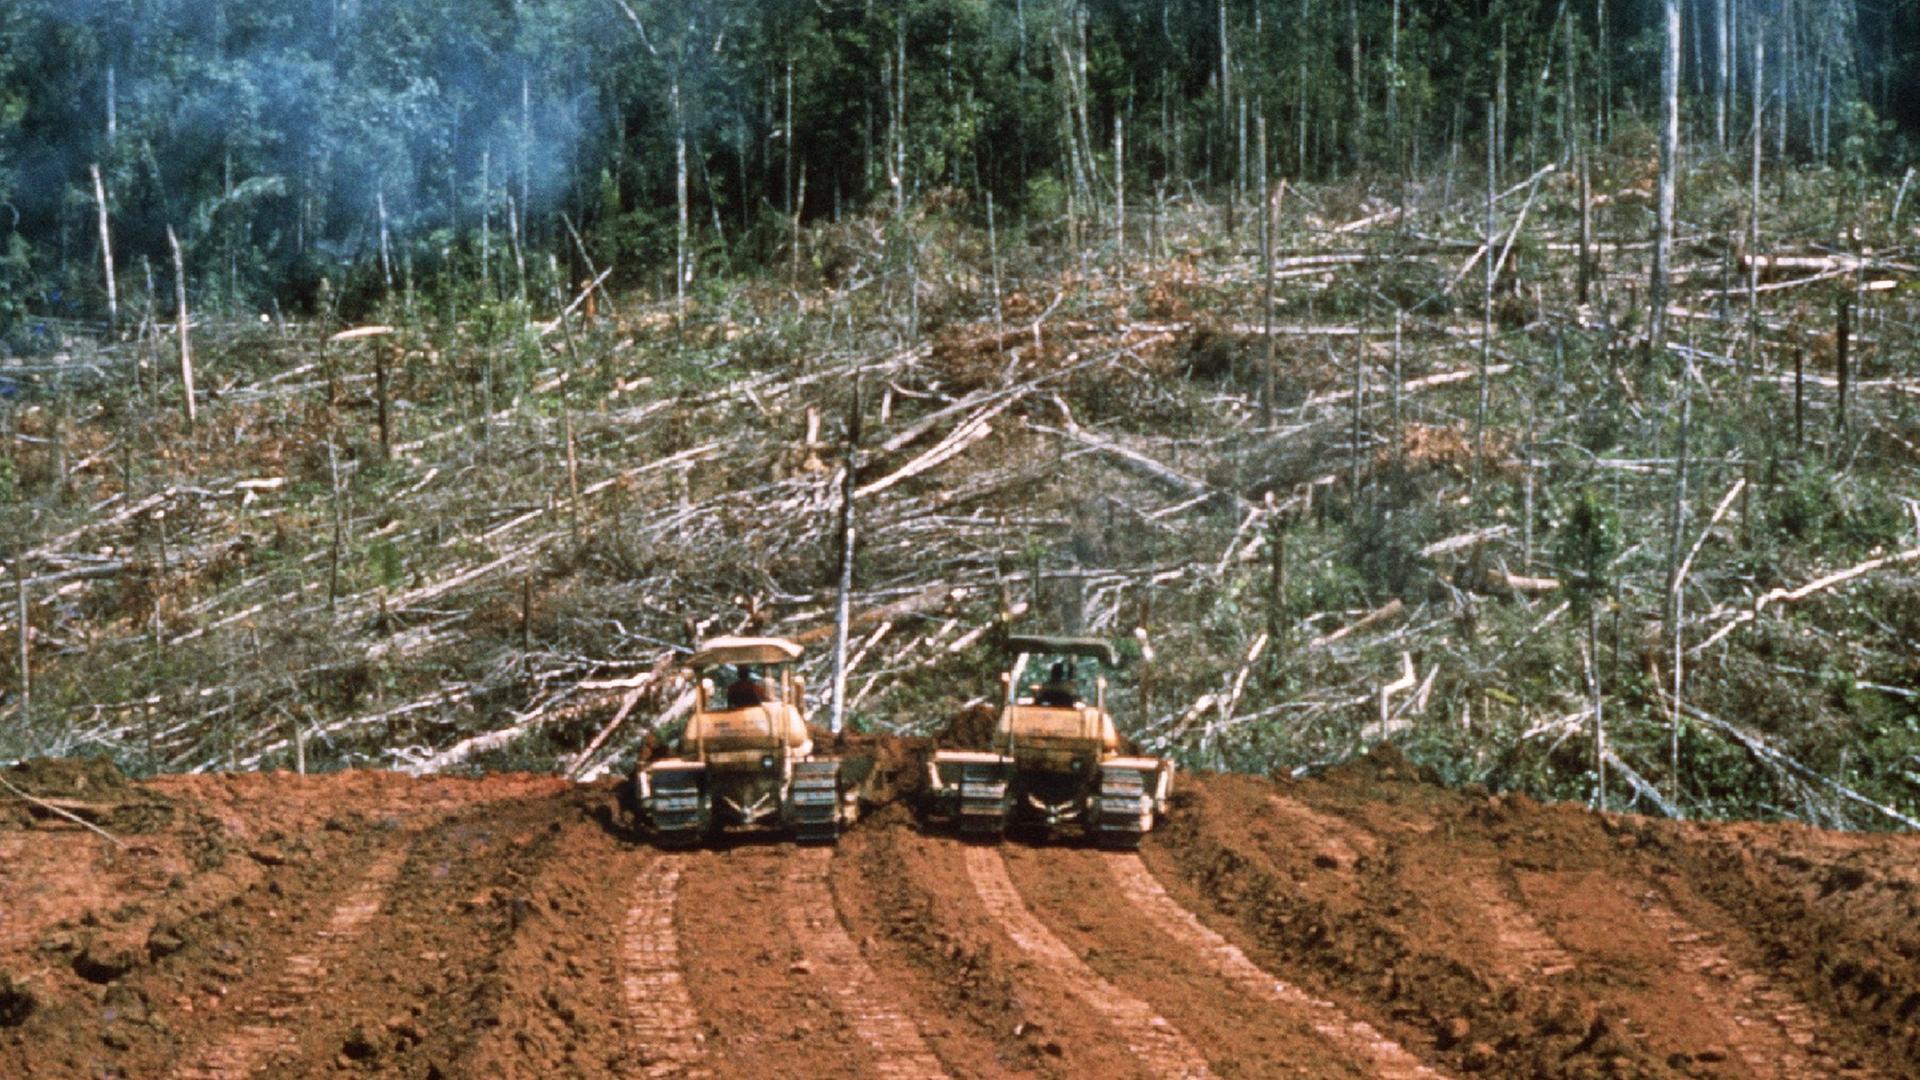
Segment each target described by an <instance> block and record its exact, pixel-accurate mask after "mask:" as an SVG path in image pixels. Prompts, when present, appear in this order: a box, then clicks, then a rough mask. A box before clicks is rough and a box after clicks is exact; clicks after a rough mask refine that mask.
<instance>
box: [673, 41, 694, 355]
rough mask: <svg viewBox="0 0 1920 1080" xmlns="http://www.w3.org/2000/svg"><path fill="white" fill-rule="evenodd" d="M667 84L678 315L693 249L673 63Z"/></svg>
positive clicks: (682, 313)
mask: <svg viewBox="0 0 1920 1080" xmlns="http://www.w3.org/2000/svg"><path fill="white" fill-rule="evenodd" d="M670 78H671V81H670V82H668V84H667V100H668V103H669V105H670V107H671V111H672V112H673V198H674V206H675V209H676V211H677V213H678V217H677V219H676V221H677V224H676V226H675V230H674V239H673V244H674V247H673V306H674V311H675V312H676V313H677V314H678V316H679V317H680V318H685V317H686V313H687V286H688V285H689V284H690V283H691V282H692V279H693V252H692V251H691V250H689V249H688V247H687V216H688V210H687V123H686V118H685V116H684V115H682V113H681V109H680V71H679V68H678V67H677V66H676V67H675V68H674V70H673V74H672V76H671V77H670Z"/></svg>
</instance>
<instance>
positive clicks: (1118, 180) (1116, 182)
mask: <svg viewBox="0 0 1920 1080" xmlns="http://www.w3.org/2000/svg"><path fill="white" fill-rule="evenodd" d="M1126 162H1127V141H1126V133H1125V131H1124V130H1122V128H1121V123H1120V115H1119V114H1118V113H1115V114H1114V117H1113V261H1114V265H1115V266H1117V267H1118V268H1119V271H1120V284H1121V285H1123V286H1124V285H1125V284H1126V283H1127V168H1126Z"/></svg>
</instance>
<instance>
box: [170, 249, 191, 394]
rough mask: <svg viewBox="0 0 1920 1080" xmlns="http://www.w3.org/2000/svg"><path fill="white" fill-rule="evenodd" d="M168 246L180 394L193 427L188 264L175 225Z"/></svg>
mask: <svg viewBox="0 0 1920 1080" xmlns="http://www.w3.org/2000/svg"><path fill="white" fill-rule="evenodd" d="M167 246H168V247H170V248H172V249H173V299H174V304H175V306H176V308H177V309H178V312H179V314H178V322H179V330H180V394H181V399H182V401H183V402H184V403H185V405H186V411H187V426H188V427H192V426H193V424H194V420H195V412H194V403H193V343H192V341H191V338H190V334H189V329H188V326H189V320H188V318H187V265H186V260H185V259H184V258H182V257H181V255H180V238H179V237H177V236H175V235H174V234H173V226H171V225H169V226H167Z"/></svg>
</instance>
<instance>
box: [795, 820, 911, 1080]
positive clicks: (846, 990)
mask: <svg viewBox="0 0 1920 1080" xmlns="http://www.w3.org/2000/svg"><path fill="white" fill-rule="evenodd" d="M832 861H833V849H831V848H802V849H800V850H798V851H796V852H794V853H793V855H792V856H791V857H790V861H789V863H788V867H787V880H786V887H787V901H788V902H787V905H786V909H787V925H788V927H789V928H790V929H791V930H792V932H793V936H794V938H795V939H796V940H797V941H799V943H800V948H801V951H802V952H803V953H804V954H805V956H806V960H807V963H808V964H810V965H811V967H812V970H813V971H814V972H815V973H817V975H818V976H819V978H820V979H821V980H822V982H823V985H824V987H825V989H826V993H827V997H828V998H829V1000H831V1001H832V1003H833V1007H834V1008H835V1009H837V1010H838V1011H839V1012H840V1014H841V1016H843V1017H844V1018H845V1019H846V1021H847V1023H848V1024H850V1025H852V1027H853V1030H854V1031H855V1032H857V1033H858V1034H859V1036H860V1038H861V1040H862V1041H864V1042H865V1043H866V1044H867V1045H868V1046H869V1047H870V1048H871V1049H872V1050H873V1053H874V1056H875V1061H874V1071H875V1072H877V1073H879V1074H880V1075H881V1076H883V1077H888V1078H891V1080H932V1078H935V1077H939V1078H943V1080H944V1078H945V1077H946V1076H947V1071H946V1069H945V1068H944V1067H942V1066H941V1064H940V1061H939V1059H938V1058H936V1057H935V1056H934V1055H933V1052H932V1051H931V1050H929V1049H928V1048H927V1044H926V1041H925V1040H924V1039H922V1038H921V1036H920V1029H919V1028H918V1027H917V1026H915V1024H914V1022H913V1021H912V1020H911V1019H909V1018H908V1017H907V1016H906V1014H905V1013H903V1012H901V1011H900V1010H899V1009H898V1008H897V1007H895V1005H893V1004H891V1003H890V1002H889V1000H888V999H889V995H888V994H887V993H886V991H885V988H884V987H883V986H882V985H881V984H880V980H879V978H878V977H877V976H876V975H875V974H874V972H873V969H872V968H871V967H869V966H868V964H867V962H866V960H865V958H863V957H862V956H861V953H860V948H859V946H857V945H855V944H854V941H853V938H852V937H851V936H849V935H848V933H847V930H846V927H844V926H842V925H841V923H840V916H839V914H838V911H837V909H836V907H835V905H834V900H833V890H832V888H831V887H830V886H829V884H828V881H827V870H828V866H829V865H830V864H831V863H832Z"/></svg>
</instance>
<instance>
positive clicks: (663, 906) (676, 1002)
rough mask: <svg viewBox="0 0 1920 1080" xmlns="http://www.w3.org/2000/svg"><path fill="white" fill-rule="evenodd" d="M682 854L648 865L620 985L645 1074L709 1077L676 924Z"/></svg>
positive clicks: (631, 912)
mask: <svg viewBox="0 0 1920 1080" xmlns="http://www.w3.org/2000/svg"><path fill="white" fill-rule="evenodd" d="M682 867H683V857H681V856H677V855H668V856H664V857H663V858H661V859H660V860H659V861H658V862H655V863H650V864H648V865H647V866H645V867H644V868H643V869H642V870H641V873H640V876H639V880H638V881H637V882H636V883H635V889H634V901H633V906H632V907H630V908H628V909H627V919H626V926H625V928H624V932H623V933H622V934H621V939H620V953H621V959H622V961H623V970H622V972H621V979H620V982H621V989H622V991H623V994H624V996H625V998H626V1006H627V1019H628V1022H629V1024H630V1030H631V1032H632V1040H631V1042H632V1044H633V1046H632V1050H633V1054H634V1057H635V1059H636V1060H637V1061H638V1062H640V1063H641V1064H640V1071H639V1075H641V1076H710V1075H712V1071H711V1070H710V1069H708V1068H705V1067H704V1065H705V1060H706V1040H705V1037H704V1036H703V1035H702V1033H701V1031H700V1016H699V1013H697V1012H696V1011H695V1010H694V1007H693V997H692V995H690V994H689V993H688V992H687V983H686V978H685V975H684V974H683V972H682V970H681V964H680V934H679V930H678V928H677V926H676V924H675V920H674V916H675V909H676V908H677V907H678V905H679V897H680V875H681V873H682Z"/></svg>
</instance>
